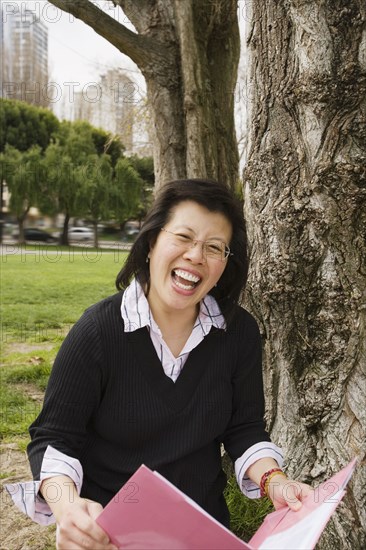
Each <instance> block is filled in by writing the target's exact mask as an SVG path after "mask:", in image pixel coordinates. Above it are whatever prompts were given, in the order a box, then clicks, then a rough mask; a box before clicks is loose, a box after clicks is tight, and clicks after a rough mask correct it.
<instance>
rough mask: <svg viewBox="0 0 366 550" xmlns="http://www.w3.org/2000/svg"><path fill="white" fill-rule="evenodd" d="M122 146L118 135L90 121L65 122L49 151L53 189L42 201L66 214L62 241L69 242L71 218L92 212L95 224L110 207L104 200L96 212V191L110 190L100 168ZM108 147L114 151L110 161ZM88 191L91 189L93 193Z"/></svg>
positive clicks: (48, 208) (114, 156) (44, 205)
mask: <svg viewBox="0 0 366 550" xmlns="http://www.w3.org/2000/svg"><path fill="white" fill-rule="evenodd" d="M122 150H123V146H122V145H121V143H120V142H119V141H118V140H117V139H114V138H112V137H111V136H110V135H109V134H108V133H107V132H104V131H103V130H100V129H97V128H94V127H93V126H91V125H90V124H89V123H88V122H81V121H76V122H72V123H71V122H65V121H64V122H62V123H61V125H60V128H59V130H58V132H57V135H56V140H55V143H52V144H51V145H50V146H49V147H48V148H47V150H46V153H45V159H44V164H45V168H46V172H47V176H48V188H49V192H48V193H47V194H46V195H45V196H44V201H43V203H42V205H41V209H42V210H43V211H44V212H48V213H56V212H58V213H63V214H64V222H63V229H62V234H61V239H60V242H61V244H64V245H68V243H69V241H68V227H69V221H70V218H72V217H76V216H79V217H80V216H84V215H85V214H86V213H88V215H90V216H91V220H92V223H93V225H95V224H96V225H97V224H98V221H99V220H100V216H101V215H102V213H103V212H105V208H106V207H105V204H104V203H103V204H100V207H99V212H98V213H96V209H97V206H96V204H95V202H94V201H95V200H96V199H95V195H96V194H98V193H103V194H105V193H107V192H108V190H107V189H106V188H105V186H106V185H107V179H108V178H105V177H104V175H103V174H104V172H103V171H102V172H98V170H99V168H100V167H101V166H103V167H104V168H103V170H104V169H105V168H106V166H107V162H108V163H109V165H111V164H112V163H113V162H116V160H117V158H118V155H120V154H122ZM105 151H108V152H111V154H112V157H108V158H109V160H108V161H107V159H106V157H107V156H108V155H105V154H104V153H105ZM99 155H100V156H101V158H102V157H103V159H104V160H103V161H100V160H98V159H99ZM98 173H99V174H100V175H101V181H100V182H99V183H98V182H97V181H96V178H97V174H98ZM110 185H112V184H111V182H110ZM102 189H103V191H102ZM88 192H90V193H91V195H90V196H89V197H88ZM83 201H84V202H83ZM91 209H92V210H91ZM96 238H97V237H96Z"/></svg>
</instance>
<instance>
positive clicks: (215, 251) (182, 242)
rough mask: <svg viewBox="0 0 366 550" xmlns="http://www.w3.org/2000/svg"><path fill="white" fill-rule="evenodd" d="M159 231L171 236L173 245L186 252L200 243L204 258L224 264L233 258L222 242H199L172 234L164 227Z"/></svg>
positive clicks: (178, 234) (181, 235) (185, 236)
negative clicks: (230, 257)
mask: <svg viewBox="0 0 366 550" xmlns="http://www.w3.org/2000/svg"><path fill="white" fill-rule="evenodd" d="M161 230H162V231H165V233H169V235H172V236H173V240H174V243H175V244H176V245H177V246H180V247H181V248H182V249H186V250H188V249H189V248H193V247H195V246H196V244H197V243H201V244H202V252H203V256H204V258H207V257H209V258H215V259H216V260H221V261H222V262H224V261H225V260H226V259H227V258H228V257H229V256H233V253H232V252H231V251H230V248H229V247H228V246H227V244H225V243H224V242H222V241H216V240H212V241H199V240H198V239H192V237H189V236H188V235H185V234H184V233H173V231H168V230H167V229H165V228H164V227H162V228H161Z"/></svg>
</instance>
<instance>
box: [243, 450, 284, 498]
mask: <svg viewBox="0 0 366 550" xmlns="http://www.w3.org/2000/svg"><path fill="white" fill-rule="evenodd" d="M260 458H274V460H275V461H276V462H277V463H278V465H279V467H280V468H282V467H283V463H284V460H283V454H282V451H281V449H280V448H279V447H277V445H275V444H274V443H271V442H269V441H261V442H260V443H256V444H255V445H252V446H251V447H249V449H247V450H246V451H245V453H244V454H242V455H241V457H239V458H237V459H236V461H235V475H236V480H237V482H238V485H239V487H240V489H241V491H242V492H243V493H244V495H246V496H247V497H249V498H259V497H260V488H259V487H258V485H257V484H256V483H254V481H252V480H251V479H249V477H248V476H247V475H246V472H247V470H248V468H249V467H250V466H251V465H252V464H254V462H256V461H257V460H259V459H260Z"/></svg>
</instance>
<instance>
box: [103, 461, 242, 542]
mask: <svg viewBox="0 0 366 550" xmlns="http://www.w3.org/2000/svg"><path fill="white" fill-rule="evenodd" d="M97 522H98V523H99V525H100V526H101V527H102V528H103V529H104V530H105V531H106V532H107V533H108V534H109V536H110V539H111V541H112V542H113V544H115V545H116V546H117V547H118V548H121V549H122V548H123V549H126V550H132V549H133V550H153V549H154V550H183V549H184V550H193V549H194V550H199V549H200V550H222V549H223V548H225V550H240V549H243V548H249V549H250V546H248V545H247V544H246V543H245V542H243V541H242V540H240V539H239V538H238V537H236V536H235V535H233V533H231V531H229V530H228V529H226V528H225V527H224V526H223V525H221V524H220V523H219V522H218V521H216V520H215V519H214V518H212V517H211V516H210V515H209V514H207V512H205V511H204V510H203V509H202V508H201V507H200V506H198V504H196V503H195V502H194V501H193V500H192V499H190V498H189V497H187V496H186V495H185V494H184V493H182V491H180V490H179V489H177V488H176V487H175V486H174V485H172V484H171V483H170V482H169V481H167V480H166V479H165V478H164V477H163V476H161V475H160V474H159V473H158V472H152V471H151V470H149V468H147V467H146V466H144V465H142V466H140V468H139V469H138V470H137V472H136V473H135V474H134V475H133V476H132V477H131V478H130V479H129V481H128V482H127V483H126V484H125V485H124V486H123V487H122V489H121V490H120V491H119V492H118V493H117V495H116V496H115V497H114V498H113V499H112V500H111V501H110V502H109V504H108V505H107V506H106V507H105V508H104V510H103V512H102V513H101V515H100V516H99V517H98V519H97Z"/></svg>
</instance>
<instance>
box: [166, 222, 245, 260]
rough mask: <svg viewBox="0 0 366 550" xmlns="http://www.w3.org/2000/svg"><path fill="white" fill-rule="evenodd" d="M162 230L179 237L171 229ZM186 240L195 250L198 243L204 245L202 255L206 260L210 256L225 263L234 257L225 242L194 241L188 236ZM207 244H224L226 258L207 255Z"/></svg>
mask: <svg viewBox="0 0 366 550" xmlns="http://www.w3.org/2000/svg"><path fill="white" fill-rule="evenodd" d="M160 230H161V231H164V232H165V233H170V235H174V236H175V237H179V233H174V231H169V229H165V227H161V228H160ZM185 238H186V239H187V240H188V241H189V247H188V248H193V247H194V246H196V244H197V243H202V245H203V246H202V253H203V255H204V258H207V256H209V258H215V259H216V258H217V259H218V260H220V261H221V262H225V260H227V259H228V258H230V256H234V253H233V252H231V250H230V247H229V246H228V245H227V244H226V243H225V242H224V241H219V240H217V241H214V240H212V241H200V240H199V239H193V238H192V237H189V236H188V235H187V236H186V237H185ZM206 243H220V244H223V245H224V249H223V250H222V251H221V252H223V253H224V254H225V256H224V257H222V256H221V258H219V257H218V256H215V255H209V254H207V252H206V249H205V246H204V245H205V244H206ZM187 244H188V243H187ZM182 245H183V243H182ZM188 248H187V250H188Z"/></svg>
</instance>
